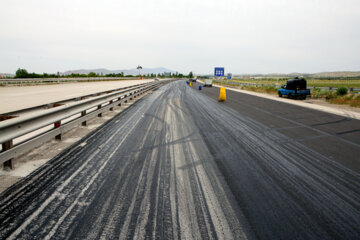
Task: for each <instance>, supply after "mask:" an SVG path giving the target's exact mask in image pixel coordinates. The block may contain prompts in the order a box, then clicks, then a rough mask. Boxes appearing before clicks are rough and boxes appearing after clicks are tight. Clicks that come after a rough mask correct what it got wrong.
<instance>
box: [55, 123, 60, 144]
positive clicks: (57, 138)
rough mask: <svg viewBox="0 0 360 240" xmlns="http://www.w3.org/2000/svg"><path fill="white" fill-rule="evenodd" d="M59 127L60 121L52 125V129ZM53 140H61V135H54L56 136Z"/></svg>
mask: <svg viewBox="0 0 360 240" xmlns="http://www.w3.org/2000/svg"><path fill="white" fill-rule="evenodd" d="M60 125H61V121H58V122H55V123H54V128H59V127H60ZM55 139H56V140H61V134H59V135H56V136H55Z"/></svg>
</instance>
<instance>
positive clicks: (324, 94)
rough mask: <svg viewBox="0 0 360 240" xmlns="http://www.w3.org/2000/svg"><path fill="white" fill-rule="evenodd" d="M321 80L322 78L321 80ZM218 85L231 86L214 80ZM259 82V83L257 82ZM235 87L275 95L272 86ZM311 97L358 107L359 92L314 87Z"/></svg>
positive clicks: (359, 100)
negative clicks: (347, 92) (348, 92)
mask: <svg viewBox="0 0 360 240" xmlns="http://www.w3.org/2000/svg"><path fill="white" fill-rule="evenodd" d="M321 81H322V80H321ZM215 83H216V84H218V85H222V86H233V85H231V84H226V82H219V81H216V82H215ZM259 84H261V83H259ZM235 86H236V87H237V88H240V89H243V90H247V91H252V92H259V93H268V94H274V95H277V89H278V88H276V87H272V86H238V85H235ZM311 98H313V99H325V100H326V101H327V102H329V103H332V104H341V105H350V106H351V107H360V94H354V93H350V94H346V93H345V90H344V89H343V90H340V91H335V90H326V89H321V88H314V89H312V90H311Z"/></svg>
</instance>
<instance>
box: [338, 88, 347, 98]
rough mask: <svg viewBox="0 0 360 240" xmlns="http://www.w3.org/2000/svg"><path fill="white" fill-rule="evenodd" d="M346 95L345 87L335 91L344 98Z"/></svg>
mask: <svg viewBox="0 0 360 240" xmlns="http://www.w3.org/2000/svg"><path fill="white" fill-rule="evenodd" d="M347 93H348V89H347V88H346V87H340V88H338V89H337V90H336V94H337V95H339V96H344V95H346V94H347Z"/></svg>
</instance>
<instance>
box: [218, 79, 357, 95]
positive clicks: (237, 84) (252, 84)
mask: <svg viewBox="0 0 360 240" xmlns="http://www.w3.org/2000/svg"><path fill="white" fill-rule="evenodd" d="M214 82H216V83H223V84H227V85H231V86H254V87H277V88H280V87H281V85H277V84H261V83H242V82H238V81H230V80H214ZM308 88H309V89H315V88H320V89H323V90H336V89H338V88H337V87H312V86H309V87H308ZM348 89H349V91H350V92H360V88H348Z"/></svg>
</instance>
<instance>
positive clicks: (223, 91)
mask: <svg viewBox="0 0 360 240" xmlns="http://www.w3.org/2000/svg"><path fill="white" fill-rule="evenodd" d="M225 101H226V88H224V87H222V88H220V93H219V102H225Z"/></svg>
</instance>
